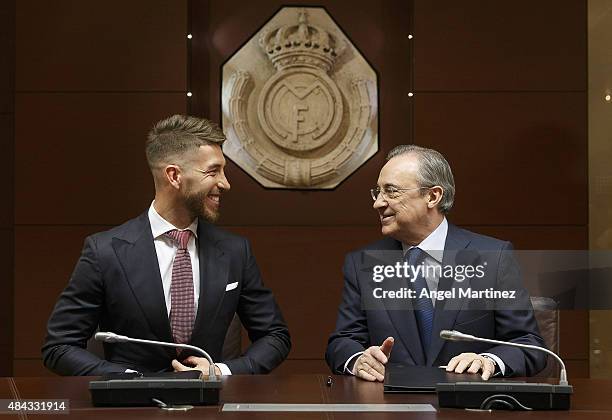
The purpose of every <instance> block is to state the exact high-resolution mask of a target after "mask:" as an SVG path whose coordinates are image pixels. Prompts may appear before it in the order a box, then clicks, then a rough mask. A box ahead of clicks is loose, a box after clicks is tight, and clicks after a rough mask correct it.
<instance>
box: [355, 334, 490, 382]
mask: <svg viewBox="0 0 612 420" xmlns="http://www.w3.org/2000/svg"><path fill="white" fill-rule="evenodd" d="M393 341H394V340H393V337H387V339H385V341H383V343H382V344H381V345H380V346H371V347H369V348H367V349H366V351H364V352H363V354H361V356H359V358H358V359H357V360H356V361H355V365H354V366H353V375H355V376H357V377H359V378H361V379H365V380H366V381H373V382H374V381H379V382H383V381H384V380H385V365H386V364H387V362H388V361H389V357H390V356H391V350H392V349H393ZM466 369H467V370H466ZM446 371H447V372H455V373H463V372H467V373H478V372H482V375H481V376H482V379H483V380H485V381H486V380H488V379H489V378H490V377H491V375H493V373H494V372H495V364H494V363H493V361H492V360H491V359H489V358H487V357H484V356H482V355H479V354H476V353H461V354H459V355H458V356H455V357H453V358H452V359H450V361H449V362H448V364H447V366H446Z"/></svg>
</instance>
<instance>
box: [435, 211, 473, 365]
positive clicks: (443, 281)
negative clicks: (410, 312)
mask: <svg viewBox="0 0 612 420" xmlns="http://www.w3.org/2000/svg"><path fill="white" fill-rule="evenodd" d="M469 243H470V240H469V238H468V237H467V236H466V235H465V234H463V232H462V231H461V230H460V229H458V228H457V227H456V226H454V225H452V224H450V223H449V225H448V233H447V235H446V243H445V245H444V257H443V258H442V268H443V269H444V267H447V266H452V267H455V265H456V264H469V263H470V262H467V261H463V260H462V259H463V258H462V257H460V259H461V261H457V257H458V256H460V255H461V251H462V250H464V249H465V248H466V247H467V246H468V244H469ZM454 286H456V284H455V281H454V278H450V277H448V278H445V277H442V278H440V280H439V283H438V291H447V290H452V289H453V287H454ZM461 287H462V288H465V287H469V279H466V280H464V281H463V282H462V283H461ZM455 288H456V287H455ZM465 299H466V298H465V297H463V298H460V297H459V294H458V293H457V295H456V297H455V299H451V300H447V299H445V300H442V301H438V302H437V303H436V308H435V314H434V325H433V335H432V337H431V345H430V346H429V350H428V352H427V365H429V366H431V365H432V364H433V362H434V361H435V360H436V358H437V357H438V354H440V351H441V350H442V347H443V346H444V343H445V340H443V339H441V338H440V335H439V332H440V331H441V330H450V329H452V328H453V325H455V319H456V318H457V314H458V313H459V308H461V307H462V306H463V303H464V301H465ZM450 302H452V307H451V304H450Z"/></svg>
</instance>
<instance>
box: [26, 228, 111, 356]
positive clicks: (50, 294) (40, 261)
mask: <svg viewBox="0 0 612 420" xmlns="http://www.w3.org/2000/svg"><path fill="white" fill-rule="evenodd" d="M106 229H108V227H104V226H35V227H28V226H17V227H16V229H15V358H37V357H40V347H41V346H42V344H43V341H44V338H45V335H46V326H47V320H48V319H49V315H50V314H51V311H52V310H53V307H54V306H55V302H56V300H57V298H58V296H59V294H60V293H61V291H62V290H63V289H64V287H65V286H66V284H67V283H68V280H69V278H70V275H71V274H72V270H73V269H74V265H75V264H76V262H77V260H78V258H79V255H80V252H81V249H82V247H83V241H84V240H85V237H86V236H87V235H90V234H91V233H94V232H99V231H102V230H106ZM33 254H35V255H36V264H32V260H31V256H32V255H33ZM34 308H36V309H35V310H34Z"/></svg>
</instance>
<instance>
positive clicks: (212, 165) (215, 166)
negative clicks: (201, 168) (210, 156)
mask: <svg viewBox="0 0 612 420" xmlns="http://www.w3.org/2000/svg"><path fill="white" fill-rule="evenodd" d="M224 166H225V165H223V164H222V163H213V164H211V165H209V166H208V167H207V168H206V170H207V171H212V170H215V169H221V168H223V167H224Z"/></svg>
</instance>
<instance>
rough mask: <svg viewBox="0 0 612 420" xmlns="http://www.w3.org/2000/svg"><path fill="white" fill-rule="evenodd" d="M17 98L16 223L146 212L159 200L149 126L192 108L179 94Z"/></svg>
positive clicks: (104, 219)
mask: <svg viewBox="0 0 612 420" xmlns="http://www.w3.org/2000/svg"><path fill="white" fill-rule="evenodd" d="M16 99H17V100H16V110H17V114H16V119H15V138H16V140H15V141H16V170H15V175H16V179H15V184H16V189H15V191H16V192H15V194H16V206H15V220H16V223H17V224H119V223H122V222H123V221H125V220H126V219H128V218H130V217H132V216H134V215H136V214H138V213H139V212H141V211H142V210H143V209H145V208H146V206H148V204H149V203H150V201H151V200H152V199H153V181H152V179H151V175H150V172H149V169H148V166H147V163H146V159H145V153H144V147H145V140H146V136H147V132H148V131H149V129H150V128H151V127H152V126H153V124H154V123H155V122H156V121H158V120H159V119H161V118H164V117H167V116H169V115H172V114H175V113H184V112H185V107H186V103H185V97H184V96H183V95H182V94H177V93H172V94H171V93H167V94H164V93H138V94H25V93H19V94H17V98H16ZM42 208H44V211H41V209H42Z"/></svg>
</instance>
